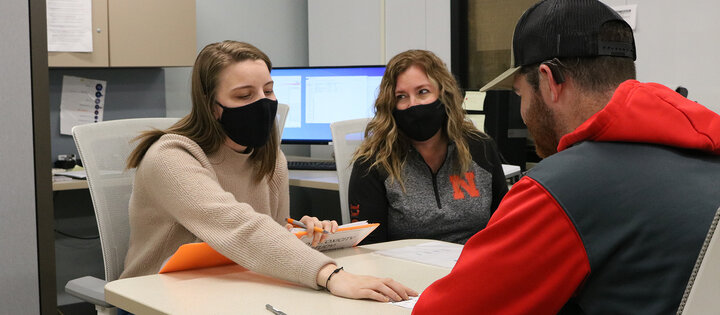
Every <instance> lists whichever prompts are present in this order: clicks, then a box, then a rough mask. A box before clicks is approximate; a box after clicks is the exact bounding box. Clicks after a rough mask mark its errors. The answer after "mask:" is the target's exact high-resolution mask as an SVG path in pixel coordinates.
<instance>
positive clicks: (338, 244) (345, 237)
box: [290, 221, 377, 252]
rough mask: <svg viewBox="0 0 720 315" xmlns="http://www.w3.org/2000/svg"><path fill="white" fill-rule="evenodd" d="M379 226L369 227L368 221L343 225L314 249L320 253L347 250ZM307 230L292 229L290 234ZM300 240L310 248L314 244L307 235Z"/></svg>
mask: <svg viewBox="0 0 720 315" xmlns="http://www.w3.org/2000/svg"><path fill="white" fill-rule="evenodd" d="M363 225H368V226H367V227H364V228H357V229H352V230H346V229H347V228H350V227H354V226H363ZM376 227H377V225H369V223H368V222H367V221H359V222H353V223H348V224H343V225H340V226H338V231H337V232H335V233H331V234H328V235H327V238H326V239H325V241H323V242H322V243H319V244H317V246H315V247H313V248H314V249H316V250H318V251H321V252H322V251H326V250H331V249H340V248H347V247H352V246H355V245H356V244H357V243H359V242H360V241H362V240H363V239H364V238H365V237H366V236H368V234H370V233H371V232H372V231H373V230H375V228H376ZM304 231H305V229H303V228H292V229H290V232H292V233H298V232H304ZM300 240H301V241H303V242H304V243H305V244H307V245H308V246H310V244H311V243H312V238H309V237H308V236H307V235H303V236H302V237H300Z"/></svg>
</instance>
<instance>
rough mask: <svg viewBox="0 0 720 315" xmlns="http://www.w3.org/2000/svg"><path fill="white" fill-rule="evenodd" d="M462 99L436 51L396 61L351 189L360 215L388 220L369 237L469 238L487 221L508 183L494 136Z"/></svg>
mask: <svg viewBox="0 0 720 315" xmlns="http://www.w3.org/2000/svg"><path fill="white" fill-rule="evenodd" d="M462 101H463V95H462V93H461V91H460V89H459V88H458V85H457V82H456V81H455V79H454V77H453V76H452V74H451V73H450V72H449V71H448V70H447V68H446V67H445V64H444V63H443V62H442V60H440V58H438V57H437V56H435V55H434V54H433V53H432V52H430V51H425V50H409V51H406V52H403V53H400V54H398V55H397V56H395V57H393V58H392V59H391V60H390V62H388V65H387V68H386V70H385V74H384V76H383V78H382V81H381V83H380V93H379V95H378V98H377V100H376V102H375V117H374V118H373V119H372V120H371V121H370V122H369V124H368V126H367V129H366V130H365V136H366V138H365V140H364V141H363V143H362V144H361V145H360V147H359V148H358V150H357V152H355V156H354V164H353V170H352V175H351V178H350V187H349V192H348V199H349V203H350V216H351V219H352V220H369V221H371V222H378V223H380V226H379V227H378V230H377V231H375V232H374V233H372V234H371V235H370V236H368V238H367V239H366V242H367V243H373V242H381V241H388V240H397V239H405V238H428V239H437V240H443V241H448V242H454V243H460V244H464V243H465V242H466V241H467V240H468V239H469V238H470V237H471V236H472V235H473V234H475V233H477V232H478V231H479V230H481V229H483V228H484V227H485V225H487V222H488V220H489V219H490V216H491V215H492V213H493V212H494V211H495V209H496V208H497V206H498V204H499V203H500V200H501V199H502V197H503V196H504V195H505V193H506V192H507V190H508V189H507V184H506V182H505V176H504V174H503V171H502V164H501V162H500V158H499V155H498V152H497V148H496V146H495V144H494V141H493V140H492V139H491V138H490V137H488V136H487V135H485V134H484V133H482V132H481V131H480V130H478V129H477V128H475V126H474V125H473V124H472V123H471V122H469V121H468V120H466V119H465V113H464V111H463V109H462Z"/></svg>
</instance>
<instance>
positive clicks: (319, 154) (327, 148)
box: [310, 142, 335, 161]
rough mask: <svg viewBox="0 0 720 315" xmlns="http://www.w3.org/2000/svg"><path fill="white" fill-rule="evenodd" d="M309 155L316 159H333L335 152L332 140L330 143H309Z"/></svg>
mask: <svg viewBox="0 0 720 315" xmlns="http://www.w3.org/2000/svg"><path fill="white" fill-rule="evenodd" d="M310 157H311V158H313V159H317V160H330V161H332V160H334V159H335V152H334V151H333V146H332V142H331V143H330V144H311V145H310Z"/></svg>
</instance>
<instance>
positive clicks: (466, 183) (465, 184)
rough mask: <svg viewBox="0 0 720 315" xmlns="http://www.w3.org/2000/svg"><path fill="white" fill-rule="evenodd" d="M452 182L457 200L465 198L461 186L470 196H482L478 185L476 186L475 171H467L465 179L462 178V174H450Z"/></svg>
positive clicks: (454, 196)
mask: <svg viewBox="0 0 720 315" xmlns="http://www.w3.org/2000/svg"><path fill="white" fill-rule="evenodd" d="M450 183H452V186H453V198H455V200H458V199H465V193H463V192H462V191H461V190H460V187H462V189H463V190H465V191H466V192H467V193H468V194H469V195H470V197H480V192H479V191H478V190H477V187H475V173H473V172H466V173H465V180H462V179H461V178H460V176H457V175H450Z"/></svg>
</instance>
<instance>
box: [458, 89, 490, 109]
mask: <svg viewBox="0 0 720 315" xmlns="http://www.w3.org/2000/svg"><path fill="white" fill-rule="evenodd" d="M484 107H485V92H479V91H465V99H464V100H463V109H465V110H483V108H484Z"/></svg>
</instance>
